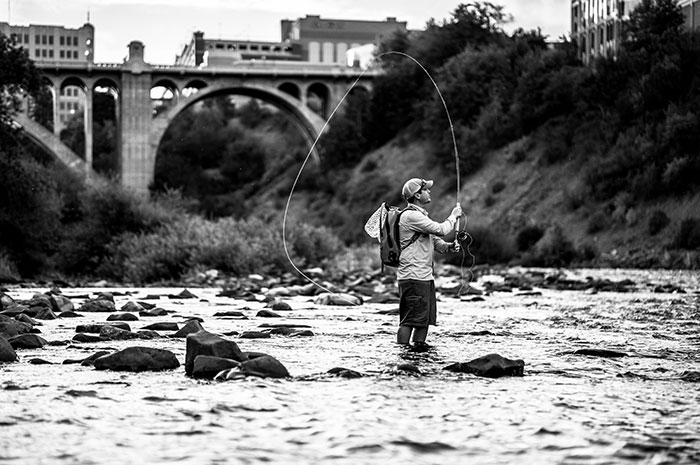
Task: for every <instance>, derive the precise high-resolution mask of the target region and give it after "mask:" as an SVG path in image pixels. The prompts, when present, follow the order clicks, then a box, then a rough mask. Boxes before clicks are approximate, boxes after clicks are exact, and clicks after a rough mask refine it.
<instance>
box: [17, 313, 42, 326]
mask: <svg viewBox="0 0 700 465" xmlns="http://www.w3.org/2000/svg"><path fill="white" fill-rule="evenodd" d="M15 320H17V321H21V322H22V323H27V324H28V325H32V326H40V325H41V323H38V322H36V321H34V320H33V319H32V318H30V317H29V315H25V314H24V313H20V314H19V315H17V316H16V317H15Z"/></svg>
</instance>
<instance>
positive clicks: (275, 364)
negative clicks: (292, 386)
mask: <svg viewBox="0 0 700 465" xmlns="http://www.w3.org/2000/svg"><path fill="white" fill-rule="evenodd" d="M240 369H241V371H242V372H243V373H245V374H246V375H250V376H258V377H260V378H288V377H289V372H288V371H287V369H286V368H285V367H284V365H282V364H281V363H280V362H279V360H277V359H276V358H274V357H272V356H271V355H264V356H262V357H257V358H254V359H253V360H248V361H247V362H243V363H241V366H240Z"/></svg>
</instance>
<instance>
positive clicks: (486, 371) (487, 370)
mask: <svg viewBox="0 0 700 465" xmlns="http://www.w3.org/2000/svg"><path fill="white" fill-rule="evenodd" d="M524 368H525V362H524V361H522V360H520V359H518V360H511V359H508V358H505V357H502V356H500V355H498V354H488V355H484V356H483V357H479V358H475V359H474V360H471V361H469V362H465V363H453V364H452V365H449V366H446V367H445V368H443V369H444V370H448V371H455V372H460V373H471V374H474V375H476V376H483V377H486V378H500V377H501V376H523V370H524Z"/></svg>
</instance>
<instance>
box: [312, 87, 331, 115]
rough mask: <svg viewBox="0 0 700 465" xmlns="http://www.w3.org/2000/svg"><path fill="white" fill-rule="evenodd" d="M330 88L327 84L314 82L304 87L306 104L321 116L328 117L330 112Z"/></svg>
mask: <svg viewBox="0 0 700 465" xmlns="http://www.w3.org/2000/svg"><path fill="white" fill-rule="evenodd" d="M330 101H331V90H330V89H329V88H328V86H327V85H325V84H322V83H320V82H314V83H313V84H311V85H310V86H309V87H307V88H306V102H307V103H306V104H307V105H308V106H309V107H310V108H311V109H312V110H314V111H316V112H317V113H318V114H319V115H321V118H324V119H325V118H328V115H329V113H330V108H329V106H330Z"/></svg>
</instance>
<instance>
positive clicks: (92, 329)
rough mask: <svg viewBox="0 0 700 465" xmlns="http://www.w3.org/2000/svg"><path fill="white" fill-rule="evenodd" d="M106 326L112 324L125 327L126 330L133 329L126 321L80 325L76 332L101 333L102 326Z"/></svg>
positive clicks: (115, 326) (121, 327) (120, 327)
mask: <svg viewBox="0 0 700 465" xmlns="http://www.w3.org/2000/svg"><path fill="white" fill-rule="evenodd" d="M105 326H111V327H113V328H119V329H123V330H124V331H131V326H129V325H128V324H126V323H120V322H117V323H109V324H87V325H78V326H76V327H75V332H76V333H99V332H101V331H102V328H103V327H105Z"/></svg>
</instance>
